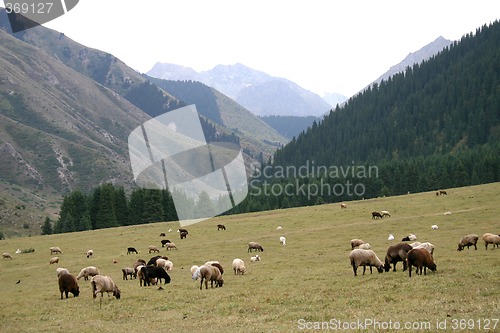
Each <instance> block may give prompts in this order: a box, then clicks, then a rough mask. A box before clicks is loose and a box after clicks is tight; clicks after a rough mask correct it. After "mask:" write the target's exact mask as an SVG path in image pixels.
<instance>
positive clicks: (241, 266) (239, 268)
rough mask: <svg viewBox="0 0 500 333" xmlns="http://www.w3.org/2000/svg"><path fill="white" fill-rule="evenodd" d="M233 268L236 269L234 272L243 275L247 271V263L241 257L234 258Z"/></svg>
mask: <svg viewBox="0 0 500 333" xmlns="http://www.w3.org/2000/svg"><path fill="white" fill-rule="evenodd" d="M233 270H234V274H236V275H240V274H241V275H243V274H245V272H246V270H247V269H246V268H245V263H244V262H243V260H241V259H238V258H236V259H234V260H233Z"/></svg>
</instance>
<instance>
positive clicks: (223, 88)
mask: <svg viewBox="0 0 500 333" xmlns="http://www.w3.org/2000/svg"><path fill="white" fill-rule="evenodd" d="M147 74H148V75H150V76H153V77H157V78H160V79H169V80H193V81H200V82H202V83H204V84H206V85H208V86H211V87H214V88H215V89H217V90H219V91H220V92H222V93H223V94H225V95H227V96H229V97H231V98H232V99H234V100H235V101H236V102H238V103H239V104H241V105H242V106H243V107H245V108H246V109H248V110H250V111H251V112H252V113H253V114H255V115H259V116H263V115H294V116H309V115H313V116H319V115H322V114H324V113H325V112H327V111H328V110H329V109H330V105H328V103H327V102H325V101H324V100H323V99H322V98H321V97H320V96H318V95H317V94H314V93H312V92H310V91H308V90H305V89H303V88H301V87H299V86H298V85H297V84H295V83H293V82H291V81H289V80H286V79H283V78H276V77H272V76H270V75H268V74H266V73H264V72H261V71H257V70H254V69H251V68H249V67H247V66H244V65H242V64H235V65H217V66H215V67H214V68H213V69H211V70H208V71H203V72H199V73H198V72H196V71H194V70H192V69H191V68H186V67H183V66H178V65H172V64H162V63H156V64H155V65H154V66H153V68H152V69H151V70H150V71H149V72H148V73H147Z"/></svg>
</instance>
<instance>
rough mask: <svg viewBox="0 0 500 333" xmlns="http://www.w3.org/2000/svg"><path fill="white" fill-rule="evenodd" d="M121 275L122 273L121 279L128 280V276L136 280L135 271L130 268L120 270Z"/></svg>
mask: <svg viewBox="0 0 500 333" xmlns="http://www.w3.org/2000/svg"><path fill="white" fill-rule="evenodd" d="M122 273H123V279H124V280H128V276H129V275H130V279H132V278H135V279H137V274H136V273H135V270H134V269H133V268H130V267H125V268H122Z"/></svg>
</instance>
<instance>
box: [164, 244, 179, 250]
mask: <svg viewBox="0 0 500 333" xmlns="http://www.w3.org/2000/svg"><path fill="white" fill-rule="evenodd" d="M165 247H166V248H167V251H169V250H172V249H176V250H177V246H176V245H175V244H174V243H167V244H165Z"/></svg>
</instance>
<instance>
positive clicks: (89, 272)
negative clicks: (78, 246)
mask: <svg viewBox="0 0 500 333" xmlns="http://www.w3.org/2000/svg"><path fill="white" fill-rule="evenodd" d="M98 274H99V270H98V269H97V268H96V267H94V266H88V267H85V268H82V270H81V271H80V273H79V274H78V276H77V277H76V279H77V280H80V279H81V278H82V277H83V279H84V280H85V281H87V280H88V279H89V276H95V275H98Z"/></svg>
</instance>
